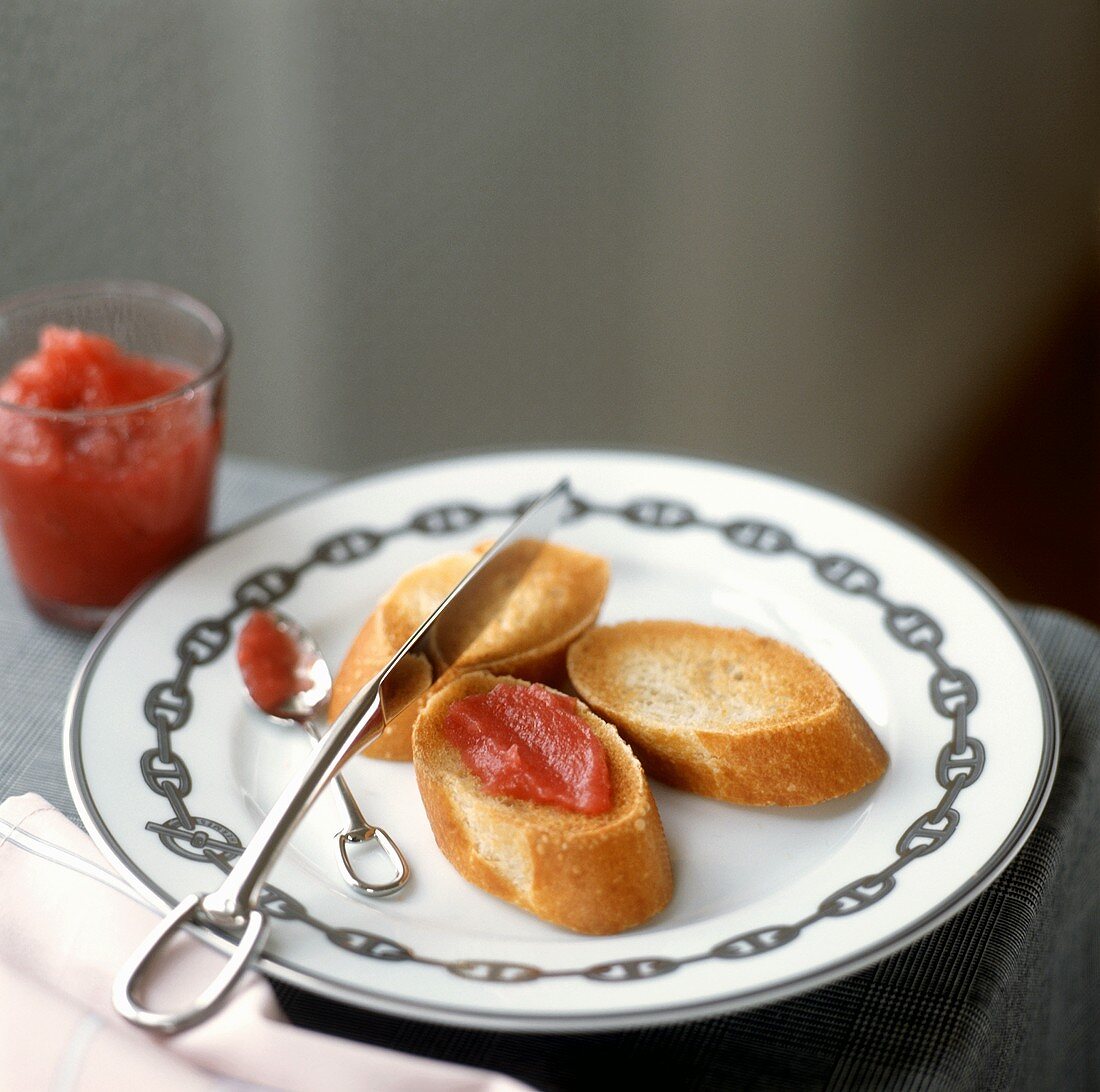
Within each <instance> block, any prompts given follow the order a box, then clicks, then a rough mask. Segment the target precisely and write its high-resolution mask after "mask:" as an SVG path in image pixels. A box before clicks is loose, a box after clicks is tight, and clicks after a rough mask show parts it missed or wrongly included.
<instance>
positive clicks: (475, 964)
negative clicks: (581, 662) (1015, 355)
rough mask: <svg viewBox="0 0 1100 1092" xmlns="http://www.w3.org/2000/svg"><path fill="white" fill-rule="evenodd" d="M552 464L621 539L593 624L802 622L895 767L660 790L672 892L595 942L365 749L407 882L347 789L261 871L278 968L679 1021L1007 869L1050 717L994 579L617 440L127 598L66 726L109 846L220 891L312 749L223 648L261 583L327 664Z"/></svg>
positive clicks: (408, 773) (311, 978)
mask: <svg viewBox="0 0 1100 1092" xmlns="http://www.w3.org/2000/svg"><path fill="white" fill-rule="evenodd" d="M563 474H568V475H569V476H570V477H571V478H572V482H573V491H574V493H575V495H576V497H577V498H578V499H579V504H578V508H577V511H576V514H575V518H574V519H572V520H571V521H570V522H569V523H567V524H566V525H565V526H563V527H562V529H561V530H560V532H559V533H558V535H557V538H558V540H559V541H561V542H564V543H568V544H571V545H574V546H577V547H580V548H582V549H586V550H590V551H592V552H595V553H598V554H601V555H603V556H604V557H606V558H607V559H608V560H609V561H610V563H611V567H612V584H611V591H610V593H609V595H608V599H607V602H606V604H605V607H604V611H603V615H602V618H603V620H605V621H617V620H621V619H625V618H687V619H694V620H698V621H701V622H708V623H719V624H723V625H731V626H734V625H745V626H748V627H750V628H752V629H754V630H757V631H758V632H761V633H766V634H771V635H773V636H776V637H779V638H782V639H783V640H786V641H788V642H790V643H792V644H794V645H796V646H798V647H800V648H802V649H803V650H805V651H806V652H808V653H809V654H810V655H812V656H813V657H815V658H816V659H817V660H818V661H820V662H821V663H822V664H823V665H824V666H825V667H826V668H827V669H828V670H829V671H830V672H831V673H832V674H833V675H834V677H835V678H836V679H837V681H838V682H839V683H840V685H841V686H842V687H843V688H844V689H846V690H847V692H848V693H849V695H850V696H851V697H852V698H853V700H854V701H855V703H856V704H857V705H858V706H859V708H860V709H861V710H862V712H863V714H864V716H866V717H867V719H868V720H869V721H870V723H871V724H872V725H873V726H874V728H875V730H876V731H877V732H878V734H879V736H880V738H881V739H882V742H883V744H884V745H885V747H886V750H887V751H888V752H889V755H890V760H891V761H890V767H889V769H888V771H887V773H886V775H885V777H883V778H882V780H881V781H880V782H879V783H878V784H876V785H874V786H872V787H870V788H868V789H866V790H864V791H862V792H859V793H856V794H855V795H853V796H851V797H848V798H846V799H843V800H839V801H833V802H831V803H828V804H823V805H819V806H817V807H810V808H792V809H783V808H759V809H753V808H743V807H736V806H733V805H728V804H723V803H719V802H717V801H714V800H707V799H704V798H702V797H698V796H693V795H690V794H687V793H682V792H679V791H676V790H673V789H669V788H666V787H664V786H661V785H655V786H654V791H655V795H656V798H657V803H658V807H659V809H660V812H661V816H662V819H663V820H664V823H665V828H666V832H667V836H668V841H669V846H670V850H671V854H672V860H673V868H674V873H675V879H676V890H675V894H674V896H673V899H672V902H671V904H670V905H669V907H668V908H667V910H665V911H664V912H663V913H662V914H660V915H659V916H658V917H657V918H655V919H654V920H652V921H650V922H649V923H647V924H646V925H644V926H643V927H641V928H638V929H634V930H632V931H630V932H628V933H625V934H622V935H619V936H615V937H605V938H591V937H580V936H576V935H573V934H571V933H568V932H565V931H563V930H561V929H558V928H556V927H554V926H551V925H548V924H546V923H544V922H541V921H539V920H538V919H536V918H534V917H531V916H530V915H528V914H526V913H524V912H522V911H520V910H517V909H516V908H514V907H512V906H510V905H508V904H506V903H503V902H500V901H498V900H496V899H494V898H493V897H491V896H489V895H486V894H484V893H483V892H481V891H479V890H478V889H476V888H474V887H472V886H470V885H469V884H467V883H465V882H464V881H463V880H462V879H460V878H459V877H458V875H457V874H456V873H455V872H454V871H453V870H452V869H451V867H450V866H449V865H448V864H447V862H446V861H445V860H444V859H443V857H442V856H441V854H440V853H439V851H438V850H437V849H436V847H435V844H434V842H433V840H432V836H431V832H430V830H429V828H428V825H427V821H426V819H425V818H424V815H423V812H422V809H421V807H420V802H419V797H418V795H417V792H416V786H415V781H414V778H413V773H412V769H411V768H410V767H409V766H408V765H406V764H402V763H387V762H381V761H372V760H368V759H365V758H357V759H355V760H353V761H352V763H351V764H350V766H349V768H348V769H347V771H346V773H347V777H348V780H349V781H350V782H351V784H352V786H353V787H354V788H355V789H356V790H357V793H358V795H359V797H360V800H361V802H362V804H363V808H364V811H365V812H366V814H367V815H368V817H369V818H371V819H372V820H374V821H375V822H378V823H380V824H381V825H383V826H385V827H387V828H388V829H389V830H390V831H391V833H393V834H394V835H395V836H396V837H397V838H398V840H399V841H400V843H401V845H402V846H403V848H404V849H405V852H406V854H407V855H408V857H409V860H410V862H411V864H412V867H413V870H414V879H413V881H412V882H411V883H410V885H409V887H408V888H406V890H405V891H404V892H402V893H401V894H400V895H399V896H397V897H396V898H393V899H389V900H380V901H373V902H372V901H370V900H369V899H363V898H359V897H356V896H354V895H352V894H351V893H349V892H348V891H347V890H346V889H345V888H344V887H343V886H342V884H341V882H340V880H339V879H338V878H337V875H336V872H335V870H334V867H333V848H332V833H333V831H334V830H336V829H337V827H338V822H339V811H338V809H337V807H336V802H335V800H334V799H332V797H331V793H332V792H333V791H334V790H329V793H327V794H326V798H325V799H323V800H322V801H320V802H319V804H318V806H317V808H315V809H314V811H313V812H312V813H311V814H310V815H308V816H307V817H306V820H305V822H304V823H303V825H302V827H301V828H300V830H299V832H298V833H297V834H296V836H295V838H294V839H293V842H292V844H291V846H290V848H289V850H288V851H287V853H286V854H285V856H284V857H283V858H282V859H281V861H280V862H279V864H278V865H277V867H276V869H275V871H274V873H273V875H272V877H271V882H272V885H273V887H274V888H275V889H276V891H275V893H274V894H273V895H272V904H271V905H272V908H273V909H275V910H277V911H279V913H280V919H279V920H278V921H276V922H275V925H274V927H273V929H272V933H271V938H270V941H269V943H268V947H267V950H266V954H265V957H264V961H263V969H264V970H265V971H267V972H269V973H270V974H272V975H274V976H276V977H278V978H283V979H286V980H287V981H289V982H292V983H295V984H297V985H300V986H303V987H306V988H308V989H311V990H315V991H317V992H319V993H322V994H326V995H329V996H331V997H334V998H338V999H340V1000H344V1001H350V1002H352V1003H354V1004H359V1005H363V1006H367V1007H371V1008H376V1009H381V1010H384V1011H387V1012H391V1013H397V1014H402V1015H410V1016H416V1017H420V1018H424V1019H430V1020H436V1021H440V1022H446V1023H455V1024H461V1025H466V1026H474V1027H484V1028H498V1029H513V1030H527V1031H532V1030H546V1031H562V1030H587V1029H597V1028H599V1029H606V1028H611V1027H622V1026H627V1025H637V1024H646V1023H658V1022H667V1021H673V1020H680V1019H686V1018H690V1017H698V1016H702V1015H706V1014H710V1013H716V1012H722V1011H728V1010H731V1009H735V1008H739V1007H743V1006H747V1005H752V1004H758V1003H761V1002H764V1001H771V1000H774V999H776V998H778V997H781V996H784V995H786V994H790V993H794V992H796V991H799V990H804V989H807V988H809V987H811V986H816V985H819V984H821V983H823V982H826V981H828V980H830V979H833V978H836V977H839V976H841V975H844V974H847V973H849V972H851V971H852V970H854V969H856V968H858V967H860V966H862V965H864V964H866V963H868V962H871V961H873V960H876V959H879V958H881V957H882V956H884V955H886V954H888V953H890V952H892V951H895V950H897V949H898V948H899V947H901V946H902V945H904V944H907V943H910V942H911V941H913V940H914V939H916V938H917V937H918V936H920V935H921V934H922V933H924V932H926V931H927V930H928V929H930V928H931V927H932V926H934V925H936V924H937V923H939V922H941V921H943V920H944V919H945V918H946V917H947V916H949V915H950V914H952V913H954V912H956V911H957V910H959V909H960V908H961V907H962V906H963V905H964V904H965V903H967V902H968V901H969V900H970V899H972V898H973V897H974V896H975V895H976V894H978V892H979V891H981V890H982V889H983V888H984V887H985V886H986V885H987V884H988V883H989V882H990V881H991V880H992V879H993V878H994V876H996V875H997V873H998V872H1000V871H1001V869H1003V868H1004V866H1005V865H1006V864H1007V863H1008V861H1009V860H1010V859H1011V857H1012V856H1013V854H1014V853H1015V852H1016V851H1017V850H1018V849H1019V847H1020V845H1021V843H1022V841H1023V840H1024V838H1025V837H1026V836H1027V834H1028V832H1029V831H1030V830H1031V828H1032V827H1033V825H1034V823H1035V821H1036V819H1037V817H1038V815H1039V812H1040V810H1041V808H1042V805H1043V802H1044V801H1045V799H1046V795H1047V792H1048V790H1049V788H1050V783H1051V779H1052V777H1053V773H1054V768H1055V759H1056V752H1057V744H1058V733H1057V724H1056V718H1055V711H1054V703H1053V701H1052V699H1051V692H1050V687H1049V684H1048V682H1047V680H1046V677H1045V674H1044V672H1043V669H1042V667H1041V666H1040V664H1039V661H1038V659H1037V658H1036V656H1035V653H1034V652H1033V650H1032V649H1031V647H1030V645H1029V643H1028V641H1027V639H1026V638H1025V637H1024V635H1023V634H1022V632H1021V630H1020V628H1019V626H1018V624H1017V623H1016V621H1015V620H1014V619H1013V617H1012V615H1011V614H1010V612H1009V611H1008V610H1007V608H1006V607H1005V605H1004V603H1003V602H1002V601H1001V600H1000V599H999V598H998V596H997V595H996V594H995V593H994V592H993V591H992V590H991V589H990V588H989V587H988V586H987V585H986V584H985V583H984V582H983V581H982V580H981V578H980V577H978V576H976V575H975V574H974V573H973V572H971V571H970V570H968V569H967V568H966V567H965V566H964V565H963V564H961V563H960V562H959V561H958V560H956V559H954V558H952V557H949V556H947V555H945V553H944V552H943V550H941V549H939V548H938V547H936V546H935V545H933V544H931V543H930V542H928V541H926V540H925V539H923V538H921V537H920V536H919V535H917V534H915V533H914V532H912V531H910V530H907V529H905V528H903V527H900V526H898V524H896V523H894V522H892V521H891V520H890V519H888V518H886V517H884V516H882V515H880V514H877V513H874V512H871V511H868V510H866V509H864V508H862V507H859V506H858V505H856V504H853V503H851V502H850V501H847V500H843V499H840V498H838V497H836V496H833V495H831V494H827V493H824V492H822V491H820V490H817V489H814V488H811V487H809V486H806V485H802V484H798V483H795V482H791V481H788V480H785V479H782V478H779V477H776V476H773V475H769V474H765V473H761V472H759V471H755V470H747V469H743V468H738V467H733V466H727V465H722V464H718V463H711V462H704V461H700V460H693V459H685V458H677V457H670V456H665V455H655V454H643V453H623V452H601V451H548V452H520V453H496V454H489V455H476V456H469V457H463V458H457V459H450V460H446V461H441V462H436V463H431V464H427V465H419V466H412V467H407V468H404V469H398V470H392V471H389V472H386V473H382V474H379V475H377V476H374V477H369V478H366V479H364V480H361V481H355V482H350V483H347V484H344V485H339V486H336V487H334V488H330V489H327V490H325V491H324V492H322V493H320V494H317V495H313V496H310V497H307V498H306V499H304V500H302V501H300V502H298V503H296V504H294V505H291V506H289V507H283V508H280V509H278V510H276V511H274V512H273V513H271V514H269V515H267V516H266V517H264V518H261V519H259V520H257V521H254V522H252V523H250V524H248V525H247V526H245V527H243V528H241V529H239V530H237V531H235V532H234V533H232V534H230V535H228V536H226V537H225V538H222V539H220V540H219V541H217V542H215V543H213V544H212V545H210V546H209V547H207V548H206V549H204V550H203V551H201V552H200V553H198V554H197V555H195V556H194V557H192V558H191V559H189V560H188V561H187V562H185V563H184V564H183V565H182V566H181V567H179V568H177V569H175V570H174V571H173V572H171V573H170V574H169V575H168V576H166V577H165V578H164V579H162V580H161V581H160V582H159V583H157V584H156V585H154V586H153V587H152V588H151V589H150V590H148V591H146V592H145V593H144V594H142V595H141V596H140V597H139V598H137V599H136V600H135V601H133V602H131V603H130V604H128V605H127V606H126V607H125V608H124V609H123V610H122V611H121V612H120V613H119V614H118V616H117V617H115V618H114V620H113V621H112V622H111V624H109V626H108V627H107V628H106V630H105V631H104V632H103V634H102V636H101V637H100V638H99V639H98V641H97V642H96V644H95V645H94V647H93V648H92V649H91V651H90V652H89V655H88V657H87V659H86V661H85V664H84V667H83V670H82V671H81V674H80V676H79V678H78V680H77V682H76V684H75V687H74V690H73V694H72V698H71V701H70V707H69V713H68V717H67V724H66V757H67V764H68V773H69V783H70V786H71V788H72V791H73V795H74V797H75V799H76V801H77V806H78V807H79V809H80V813H81V815H82V817H83V818H84V821H85V823H86V824H87V827H88V829H89V831H91V833H92V835H93V837H94V838H95V839H96V841H97V842H98V844H99V846H100V848H102V849H103V850H104V851H105V852H106V853H107V855H108V856H109V857H110V858H111V859H112V860H113V861H114V862H115V863H116V864H117V865H118V867H119V868H120V869H121V871H122V872H123V873H124V874H125V875H127V876H128V877H129V878H130V879H131V881H132V882H133V883H134V884H135V885H136V886H138V887H139V888H141V889H143V890H144V891H146V892H148V893H150V894H152V895H153V896H155V897H157V898H159V899H161V900H164V901H165V902H169V901H170V902H172V903H174V902H176V901H177V900H179V899H180V898H181V897H182V896H184V895H186V894H187V893H189V892H191V891H194V890H209V889H211V888H212V887H215V886H216V885H217V884H218V882H219V880H220V878H221V875H222V870H223V868H224V867H225V864H226V862H227V861H228V860H230V859H231V858H230V857H227V856H225V855H224V854H223V853H221V852H220V851H219V846H224V845H230V846H232V845H237V844H239V843H240V842H244V841H247V839H248V838H249V837H250V836H251V834H252V833H253V832H254V831H255V829H256V827H257V825H258V823H259V820H260V817H261V815H262V814H263V813H264V811H265V809H267V808H268V807H269V806H270V805H271V803H272V802H273V801H274V799H275V797H276V795H277V794H278V791H279V790H280V789H281V787H282V786H283V784H284V783H285V782H286V781H287V780H288V779H289V777H290V775H291V773H292V772H293V771H294V770H295V768H296V767H297V766H298V764H299V763H300V762H301V761H302V759H303V757H304V756H305V754H306V751H307V747H308V742H307V740H306V739H305V738H304V737H301V738H299V737H298V735H296V734H295V732H294V731H293V730H292V729H286V728H281V727H279V726H277V725H274V724H271V723H268V722H267V721H265V720H264V718H262V717H261V716H259V715H258V714H254V713H251V712H249V711H248V710H246V708H245V706H244V703H243V701H242V697H241V689H240V684H239V681H238V677H237V672H236V667H235V662H234V657H233V653H232V646H233V637H234V635H235V633H236V631H237V629H238V628H239V624H240V620H241V618H242V617H243V615H244V614H245V613H246V612H247V610H248V609H249V608H250V607H251V606H252V605H262V604H264V603H268V602H273V601H278V603H279V605H280V607H282V608H283V609H285V610H287V611H289V612H290V613H291V614H293V615H295V616H296V617H298V618H299V619H301V621H303V622H304V623H305V624H306V625H307V626H308V627H309V628H310V629H311V630H313V632H314V633H315V634H316V636H317V637H318V638H319V639H320V642H321V645H322V647H323V648H324V649H325V651H326V653H327V655H328V656H329V658H330V659H331V660H333V661H334V662H339V659H340V658H341V656H342V655H343V652H344V650H345V649H346V647H347V646H348V644H349V643H350V641H351V639H352V637H353V636H354V634H355V632H356V631H357V629H358V627H359V626H360V624H361V623H362V621H363V619H364V618H365V617H366V616H367V614H369V612H370V611H371V609H372V608H373V606H374V603H375V601H376V600H377V599H378V597H379V596H380V595H381V594H382V593H383V592H384V591H385V590H386V589H387V588H388V587H389V585H390V584H392V582H393V581H394V580H395V579H396V578H397V576H398V575H399V574H401V573H402V572H404V571H405V570H406V569H408V568H409V567H410V566H412V565H414V564H417V563H419V562H421V561H424V560H426V559H428V558H431V557H433V556H436V555H438V554H440V553H443V552H449V551H451V550H457V549H461V548H464V547H466V546H469V545H471V544H472V543H474V542H477V541H480V540H481V539H484V538H486V537H490V536H493V535H495V534H496V533H498V532H499V531H500V530H502V529H503V528H504V527H505V526H506V524H507V523H508V522H509V520H510V519H511V517H512V516H513V515H514V513H515V511H516V509H517V506H518V505H521V504H522V503H523V502H524V501H525V500H527V499H529V498H530V497H531V496H532V495H533V494H534V493H537V492H539V491H540V490H541V489H542V488H544V487H546V486H547V485H549V484H551V483H552V482H553V481H555V480H557V479H558V478H559V477H561V476H562V475H563ZM158 725H159V726H160V727H159V728H158ZM160 747H163V751H161V750H159V749H158V748H160ZM205 935H206V936H207V937H208V938H210V939H212V940H213V941H214V942H215V943H222V944H224V943H225V942H224V940H223V939H222V938H220V937H219V936H217V935H216V934H214V933H213V932H210V931H207V932H206V933H205Z"/></svg>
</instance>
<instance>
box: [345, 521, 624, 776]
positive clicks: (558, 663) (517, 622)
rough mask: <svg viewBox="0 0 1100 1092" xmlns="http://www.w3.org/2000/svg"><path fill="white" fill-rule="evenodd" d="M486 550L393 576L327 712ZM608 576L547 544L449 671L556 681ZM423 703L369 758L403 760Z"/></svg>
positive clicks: (396, 723)
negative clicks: (394, 580)
mask: <svg viewBox="0 0 1100 1092" xmlns="http://www.w3.org/2000/svg"><path fill="white" fill-rule="evenodd" d="M485 549H486V547H478V548H476V549H474V550H469V551H467V552H465V553H461V554H448V555H447V556H445V557H440V558H436V559H435V560H434V561H429V562H428V563H427V564H426V565H420V566H419V567H417V568H415V569H412V570H410V571H409V572H408V573H406V574H405V575H404V576H403V577H401V579H400V580H398V582H397V583H396V584H395V585H394V586H393V588H392V589H391V590H390V591H389V592H388V593H387V594H386V595H385V596H384V597H383V598H382V600H381V601H380V602H379V604H378V606H377V607H376V608H375V610H374V612H373V613H372V614H371V616H370V617H369V618H368V619H367V621H366V622H365V623H364V625H363V628H362V629H361V630H360V631H359V634H358V636H357V637H356V638H355V640H354V641H353V642H352V646H351V648H350V649H349V650H348V653H347V655H346V657H345V658H344V662H343V664H342V665H341V667H340V670H339V671H338V672H337V674H336V678H335V679H334V680H333V687H332V701H331V702H330V703H329V717H330V719H334V718H335V717H336V715H337V713H339V712H340V710H341V709H343V708H344V706H345V705H347V703H348V702H349V701H350V700H351V699H352V697H354V695H355V694H356V693H357V692H358V690H359V688H360V687H361V686H362V685H363V684H364V683H365V682H367V680H369V679H371V678H373V677H374V676H375V675H376V674H377V673H378V672H379V671H380V670H381V669H382V668H383V667H385V666H386V664H387V663H389V661H390V659H391V658H392V657H393V655H394V653H395V652H396V651H397V650H398V649H399V648H400V647H401V646H402V645H403V644H404V643H405V641H406V640H407V639H408V638H409V636H410V635H411V634H412V633H413V631H414V630H415V629H416V628H417V627H418V626H419V625H420V623H421V622H423V621H424V619H425V618H427V617H428V615H429V614H431V612H432V611H433V610H435V608H436V607H437V606H438V605H439V604H440V603H441V602H442V601H443V598H444V596H445V595H446V594H447V593H448V592H449V591H450V590H451V588H453V587H454V586H455V584H457V583H458V582H459V580H461V579H462V577H463V576H465V575H466V573H467V572H469V570H470V569H471V568H472V567H473V565H474V563H475V562H476V561H477V559H478V558H479V557H480V556H481V554H482V553H483V552H484V550H485ZM610 578H611V573H610V569H609V567H608V564H607V562H606V561H604V560H603V558H600V557H595V556H593V555H592V554H587V553H583V552H582V551H580V550H572V549H570V548H569V547H567V546H559V545H556V544H553V543H547V544H546V545H545V546H544V547H543V548H542V550H540V551H539V554H538V557H537V558H536V559H535V560H534V561H533V562H532V563H531V567H530V568H529V569H528V570H527V572H526V573H524V576H523V580H522V581H521V582H520V585H519V587H517V588H516V590H515V591H514V592H513V593H512V595H511V597H510V598H509V600H508V604H507V606H506V608H505V610H504V611H503V613H502V614H501V616H500V617H499V618H497V619H495V620H494V621H493V622H492V623H491V624H490V625H489V626H488V627H487V628H486V630H485V631H484V632H483V633H481V634H480V635H479V636H478V638H477V639H476V640H475V641H474V642H473V644H471V645H470V647H469V648H468V649H467V650H466V652H465V653H464V654H463V655H462V657H461V658H460V659H459V660H458V662H457V663H456V664H455V671H456V672H457V673H462V672H465V671H473V670H477V669H481V668H484V669H485V670H488V671H494V672H496V673H497V674H501V675H515V676H517V677H518V678H522V679H528V680H530V681H532V682H551V683H552V682H558V681H561V680H562V679H564V677H565V653H566V649H567V648H568V647H569V645H570V643H571V642H572V641H574V640H575V639H576V638H577V637H579V636H580V634H581V633H583V632H584V631H585V630H586V629H588V627H589V626H591V625H592V623H593V622H595V620H596V615H597V614H599V611H600V606H601V605H602V603H603V599H604V596H605V595H606V594H607V585H608V582H609V580H610ZM422 706H423V700H422V701H420V702H419V703H414V704H413V705H412V706H410V707H409V708H408V709H406V710H405V711H404V712H403V713H402V714H401V715H400V716H398V717H397V718H395V719H394V720H393V721H391V722H390V723H389V724H388V725H387V726H386V730H385V732H383V733H382V735H381V736H380V737H379V739H378V740H377V741H376V742H375V743H374V744H372V745H371V747H370V748H369V749H367V750H365V751H364V752H363V753H364V754H365V755H367V756H368V757H369V758H387V759H396V760H400V761H405V762H407V761H409V759H411V758H412V726H413V722H414V721H415V720H416V717H417V714H418V713H419V711H420V709H421V708H422Z"/></svg>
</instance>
